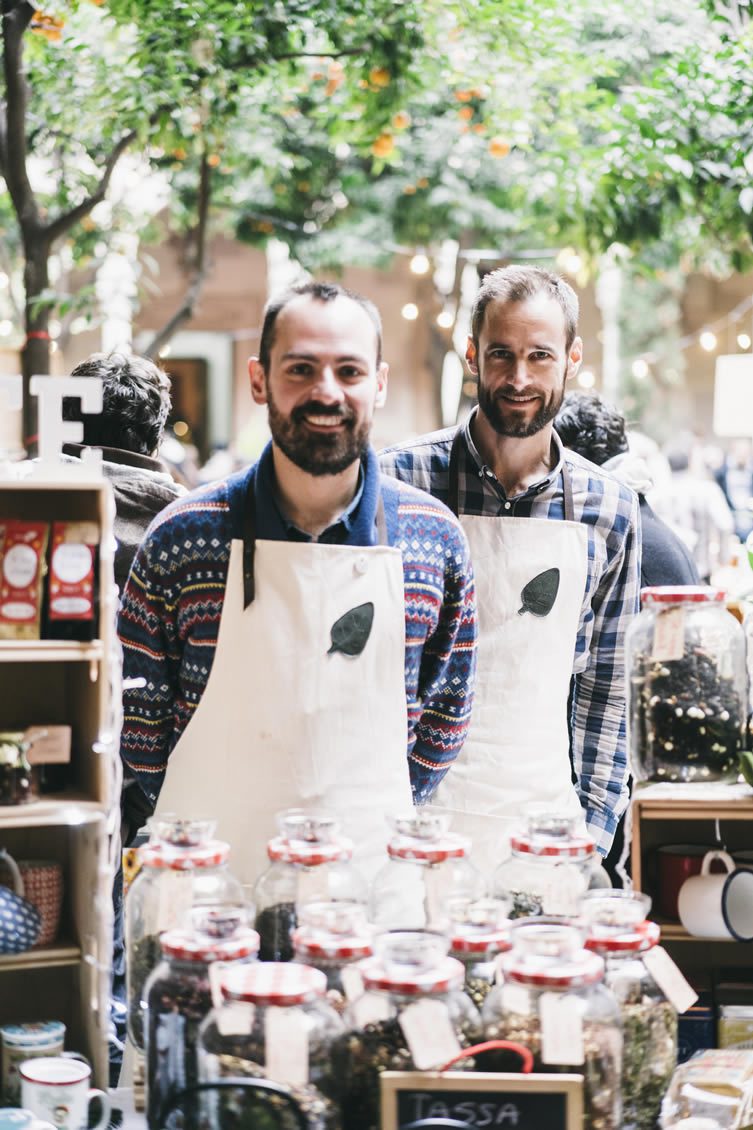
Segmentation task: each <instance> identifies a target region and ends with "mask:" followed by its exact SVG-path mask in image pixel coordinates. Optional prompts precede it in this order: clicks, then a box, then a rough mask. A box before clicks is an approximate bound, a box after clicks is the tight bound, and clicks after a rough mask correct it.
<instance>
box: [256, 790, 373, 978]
mask: <svg viewBox="0 0 753 1130" xmlns="http://www.w3.org/2000/svg"><path fill="white" fill-rule="evenodd" d="M277 825H278V828H279V835H277V836H275V837H274V838H273V839H271V840H270V841H269V843H268V844H267V855H268V856H269V860H270V863H269V866H268V867H267V868H266V870H265V871H263V872H262V874H261V875H260V876H259V878H258V879H257V881H256V884H255V886H254V905H255V906H256V923H255V926H256V929H257V930H258V932H259V937H260V939H261V948H260V950H259V957H260V959H261V960H262V961H290V960H292V957H293V940H292V934H293V930H294V929H295V927H296V925H297V923H298V908H299V907H300V906H303V905H305V904H306V903H308V902H314V901H321V900H322V899H326V900H335V901H341V900H346V901H354V902H360V903H362V904H364V905H365V903H366V898H367V885H366V881H365V880H364V879H363V877H362V876H361V874H360V872H359V871H358V870H357V868H356V867H354V865H353V863H352V856H353V843H352V841H351V840H349V839H347V838H346V837H345V836H341V835H340V826H339V822H338V821H337V820H335V818H334V817H333V816H331V815H330V814H329V813H325V812H317V811H314V810H306V809H302V808H291V809H287V810H286V811H285V812H281V813H280V814H279V815H278V817H277Z"/></svg>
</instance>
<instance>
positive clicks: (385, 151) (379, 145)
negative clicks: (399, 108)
mask: <svg viewBox="0 0 753 1130" xmlns="http://www.w3.org/2000/svg"><path fill="white" fill-rule="evenodd" d="M371 152H372V153H373V154H374V156H375V157H391V156H392V154H393V153H394V152H395V139H394V137H393V136H392V134H391V133H380V135H379V137H378V138H377V139H376V141H375V142H374V143H373V145H372V146H371Z"/></svg>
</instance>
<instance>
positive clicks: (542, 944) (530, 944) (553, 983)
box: [502, 919, 604, 989]
mask: <svg viewBox="0 0 753 1130" xmlns="http://www.w3.org/2000/svg"><path fill="white" fill-rule="evenodd" d="M510 935H511V938H512V943H513V950H512V953H510V954H508V955H507V956H506V957H503V958H502V970H503V973H504V976H505V977H506V978H509V979H510V980H511V981H516V982H518V984H521V985H529V986H532V987H534V988H551V989H568V988H580V987H581V986H583V985H591V984H594V983H595V982H596V981H601V980H602V978H603V976H604V960H603V958H601V957H599V955H598V954H595V953H591V952H589V951H588V950H587V949H585V948H584V946H583V934H582V932H581V931H580V930H579V929H578V928H577V927H575V926H570V925H568V924H567V923H563V922H558V921H555V920H550V919H544V920H542V919H526V920H523V919H521V920H519V922H518V923H513V925H512V927H511V930H510Z"/></svg>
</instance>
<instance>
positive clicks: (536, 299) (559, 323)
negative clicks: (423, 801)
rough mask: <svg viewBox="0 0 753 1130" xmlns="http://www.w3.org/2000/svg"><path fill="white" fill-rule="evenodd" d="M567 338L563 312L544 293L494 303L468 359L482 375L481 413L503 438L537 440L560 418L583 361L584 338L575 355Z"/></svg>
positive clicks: (577, 341) (470, 345) (470, 343)
mask: <svg viewBox="0 0 753 1130" xmlns="http://www.w3.org/2000/svg"><path fill="white" fill-rule="evenodd" d="M566 338H567V330H566V326H565V315H564V312H563V310H562V307H561V306H560V304H559V303H558V302H557V301H556V299H554V298H552V297H550V296H549V295H547V294H546V293H545V292H544V291H541V292H539V293H538V294H535V295H534V296H533V297H532V298H527V299H525V301H522V302H501V301H498V302H490V303H489V305H488V306H487V308H486V311H485V315H484V322H483V325H482V327H481V332H480V334H479V340H478V343H474V342H473V340H472V339H469V341H468V350H467V352H466V358H467V360H468V365H469V368H470V369H471V372H473V373H475V374H477V376H478V382H479V383H478V402H479V410H480V411H481V412H482V413H483V415H484V416H485V417H486V419H487V420H488V422H489V424H490V426H491V427H492V428H493V429H494V431H495V432H496V433H497V434H498V435H501V436H512V437H515V438H525V437H526V436H532V435H535V434H536V433H537V432H540V431H541V429H542V428H543V427H545V426H546V424H548V423H549V422H550V421H551V420H553V419H554V417H555V416H556V415H557V412H558V411H559V409H560V406H561V404H562V399H563V397H564V395H565V383H566V381H567V380H569V379H570V378H571V377H573V376H575V373H576V372H577V371H578V367H579V365H580V359H581V341H580V338H577V337H576V338H575V340H574V341H573V343H572V345H571V346H570V349H569V350H568V348H567V340H566Z"/></svg>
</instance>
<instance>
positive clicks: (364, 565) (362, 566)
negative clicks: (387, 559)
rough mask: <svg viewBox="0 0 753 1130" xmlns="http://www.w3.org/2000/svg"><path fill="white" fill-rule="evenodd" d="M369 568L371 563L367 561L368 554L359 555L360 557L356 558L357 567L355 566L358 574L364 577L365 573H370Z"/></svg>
mask: <svg viewBox="0 0 753 1130" xmlns="http://www.w3.org/2000/svg"><path fill="white" fill-rule="evenodd" d="M368 568H369V563H368V561H367V560H366V554H365V553H359V555H358V557H356V565H355V569H356V573H359V574H360V576H363V575H364V573H366V572H367V571H368Z"/></svg>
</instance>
